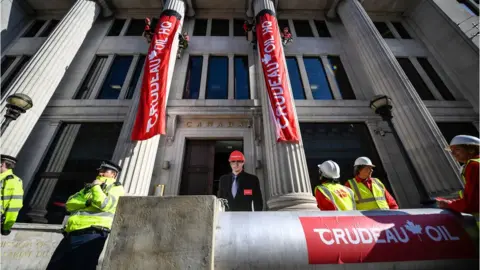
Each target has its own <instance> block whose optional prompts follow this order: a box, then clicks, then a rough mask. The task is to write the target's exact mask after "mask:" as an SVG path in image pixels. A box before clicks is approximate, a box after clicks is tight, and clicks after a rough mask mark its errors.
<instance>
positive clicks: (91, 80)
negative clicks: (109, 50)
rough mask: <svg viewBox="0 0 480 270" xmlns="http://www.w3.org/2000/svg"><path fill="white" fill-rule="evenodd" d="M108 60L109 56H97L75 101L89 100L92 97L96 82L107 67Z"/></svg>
mask: <svg viewBox="0 0 480 270" xmlns="http://www.w3.org/2000/svg"><path fill="white" fill-rule="evenodd" d="M107 58H108V57H107V56H98V55H97V56H95V59H94V60H93V64H92V66H91V67H90V70H89V71H88V73H87V76H86V77H85V79H84V80H83V82H82V86H80V90H79V91H78V92H77V93H76V95H75V97H74V99H87V98H88V97H89V96H90V93H91V92H92V90H93V87H94V86H95V84H96V82H97V81H98V79H99V77H100V73H101V72H102V70H103V68H104V67H105V64H106V62H107Z"/></svg>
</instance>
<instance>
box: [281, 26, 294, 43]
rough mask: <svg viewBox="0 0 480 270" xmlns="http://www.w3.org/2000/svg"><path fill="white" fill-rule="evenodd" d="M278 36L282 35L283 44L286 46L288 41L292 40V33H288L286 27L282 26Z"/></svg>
mask: <svg viewBox="0 0 480 270" xmlns="http://www.w3.org/2000/svg"><path fill="white" fill-rule="evenodd" d="M280 36H281V37H282V44H283V46H286V45H287V44H288V43H292V42H293V38H292V34H291V33H290V30H289V29H288V27H284V28H283V31H282V32H280Z"/></svg>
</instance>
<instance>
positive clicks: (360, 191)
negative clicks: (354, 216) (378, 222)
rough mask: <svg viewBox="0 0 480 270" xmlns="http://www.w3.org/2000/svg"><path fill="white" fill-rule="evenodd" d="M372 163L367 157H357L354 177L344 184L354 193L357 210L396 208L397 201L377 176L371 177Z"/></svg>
mask: <svg viewBox="0 0 480 270" xmlns="http://www.w3.org/2000/svg"><path fill="white" fill-rule="evenodd" d="M373 168H375V165H373V163H372V161H371V160H370V159H369V158H368V157H359V158H357V159H356V160H355V163H354V165H353V174H354V176H355V177H354V178H353V179H350V180H348V181H347V182H346V183H345V186H347V187H349V188H351V189H352V190H353V193H355V202H356V203H357V210H378V209H381V210H384V209H398V205H397V202H396V201H395V199H394V198H393V196H392V195H390V192H388V190H387V189H386V188H385V186H384V185H383V183H382V182H381V181H380V180H379V179H378V178H372V173H373Z"/></svg>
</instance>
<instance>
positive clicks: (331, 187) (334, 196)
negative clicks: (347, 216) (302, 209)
mask: <svg viewBox="0 0 480 270" xmlns="http://www.w3.org/2000/svg"><path fill="white" fill-rule="evenodd" d="M317 190H318V191H320V192H321V193H322V194H323V195H324V196H325V197H326V198H328V199H329V200H330V201H331V202H332V203H333V204H334V205H335V208H337V210H339V211H348V210H355V209H356V208H355V195H354V194H353V191H352V190H351V189H350V188H348V187H345V186H342V185H340V184H334V183H323V184H321V185H319V186H316V187H315V193H316V192H317Z"/></svg>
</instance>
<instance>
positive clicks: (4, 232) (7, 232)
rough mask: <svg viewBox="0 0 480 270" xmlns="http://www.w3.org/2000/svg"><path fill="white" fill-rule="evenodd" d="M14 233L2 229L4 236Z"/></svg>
mask: <svg viewBox="0 0 480 270" xmlns="http://www.w3.org/2000/svg"><path fill="white" fill-rule="evenodd" d="M11 232H12V231H10V230H4V229H2V235H9V234H10V233H11Z"/></svg>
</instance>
